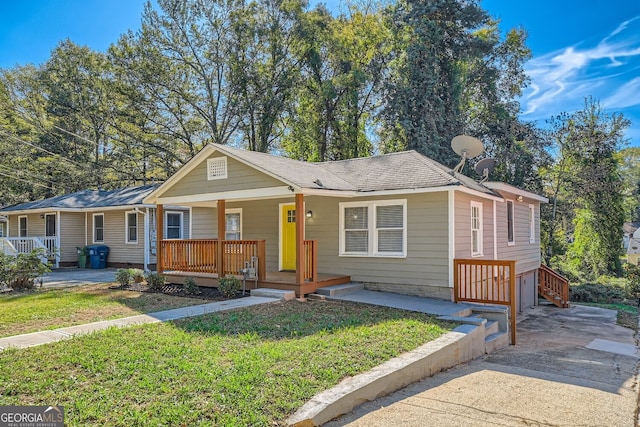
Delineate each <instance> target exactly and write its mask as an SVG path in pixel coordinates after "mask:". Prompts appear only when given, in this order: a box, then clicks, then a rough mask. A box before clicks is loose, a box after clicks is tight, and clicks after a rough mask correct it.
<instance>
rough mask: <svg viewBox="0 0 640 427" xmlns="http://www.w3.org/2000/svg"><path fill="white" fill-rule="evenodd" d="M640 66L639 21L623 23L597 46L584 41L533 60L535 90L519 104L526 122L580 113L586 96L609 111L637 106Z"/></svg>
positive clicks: (529, 68) (530, 71)
mask: <svg viewBox="0 0 640 427" xmlns="http://www.w3.org/2000/svg"><path fill="white" fill-rule="evenodd" d="M638 64H640V16H639V17H635V18H633V19H630V20H628V21H625V22H623V23H621V24H620V25H619V26H618V27H617V28H616V29H615V30H613V31H612V32H611V33H609V34H608V35H606V37H604V38H602V39H601V40H600V41H598V42H597V43H593V42H592V43H590V44H589V43H588V42H586V41H584V42H582V43H580V44H578V45H574V46H568V47H565V48H563V49H559V50H556V51H554V52H551V53H548V54H546V55H543V56H540V57H536V58H533V59H532V60H530V61H529V62H528V63H527V64H526V70H527V73H528V74H529V76H530V77H531V85H530V87H529V88H527V89H526V90H525V92H524V94H523V97H522V99H521V100H520V101H521V104H522V107H523V116H524V117H523V118H525V119H532V120H536V119H542V118H549V117H551V116H553V115H556V114H558V113H560V112H562V111H572V110H576V109H579V108H581V107H582V105H583V101H584V98H585V97H587V96H594V97H595V98H596V99H605V101H603V104H604V105H605V106H606V107H607V108H625V107H629V106H632V105H637V104H639V103H640V78H638V77H635V76H637V75H638V74H637V68H638V66H639V65H638ZM630 77H633V79H632V80H628V79H629V78H630Z"/></svg>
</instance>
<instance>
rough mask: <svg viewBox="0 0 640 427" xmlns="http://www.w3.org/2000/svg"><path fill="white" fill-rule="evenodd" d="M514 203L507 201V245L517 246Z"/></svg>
mask: <svg viewBox="0 0 640 427" xmlns="http://www.w3.org/2000/svg"><path fill="white" fill-rule="evenodd" d="M513 213H514V212H513V201H512V200H507V243H508V244H510V245H513V244H515V242H516V239H515V234H514V229H513V218H514V215H513Z"/></svg>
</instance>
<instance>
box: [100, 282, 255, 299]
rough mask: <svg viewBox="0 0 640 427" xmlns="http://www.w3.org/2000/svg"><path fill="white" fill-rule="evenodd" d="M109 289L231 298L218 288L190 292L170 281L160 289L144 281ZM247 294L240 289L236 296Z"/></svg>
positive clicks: (200, 288) (194, 296)
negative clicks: (226, 296) (152, 287)
mask: <svg viewBox="0 0 640 427" xmlns="http://www.w3.org/2000/svg"><path fill="white" fill-rule="evenodd" d="M109 289H117V290H120V291H122V290H124V291H134V292H149V293H161V294H166V295H171V296H176V297H188V298H198V299H202V300H207V301H224V300H227V299H229V298H225V297H223V296H222V294H221V293H220V292H219V291H218V288H210V287H206V286H198V291H197V293H188V292H187V291H186V290H185V288H184V286H182V285H175V284H173V283H168V284H166V285H164V286H163V287H162V288H161V289H159V290H156V289H151V288H150V287H149V286H147V285H146V284H144V283H132V284H130V285H127V286H120V285H118V286H110V287H109ZM247 296H249V291H247V292H246V293H245V294H244V295H242V291H239V292H238V293H237V294H236V296H235V298H243V297H247Z"/></svg>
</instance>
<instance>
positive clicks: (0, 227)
mask: <svg viewBox="0 0 640 427" xmlns="http://www.w3.org/2000/svg"><path fill="white" fill-rule="evenodd" d="M4 224H5V223H4V222H0V237H7V236H5V232H4V228H5V225H4Z"/></svg>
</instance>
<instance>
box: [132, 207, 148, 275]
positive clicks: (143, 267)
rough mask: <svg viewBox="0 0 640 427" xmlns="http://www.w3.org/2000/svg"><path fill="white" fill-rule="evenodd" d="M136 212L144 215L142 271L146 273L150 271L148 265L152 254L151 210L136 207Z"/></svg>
mask: <svg viewBox="0 0 640 427" xmlns="http://www.w3.org/2000/svg"><path fill="white" fill-rule="evenodd" d="M134 211H135V212H136V213H139V214H142V215H144V257H143V261H142V262H143V265H142V269H143V270H144V271H149V269H148V265H149V252H150V248H149V215H147V214H148V213H149V212H148V211H149V208H147V212H144V211H141V210H140V208H138V207H137V206H136V208H135V209H134Z"/></svg>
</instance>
